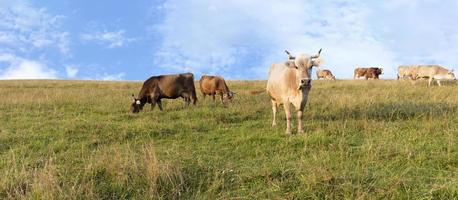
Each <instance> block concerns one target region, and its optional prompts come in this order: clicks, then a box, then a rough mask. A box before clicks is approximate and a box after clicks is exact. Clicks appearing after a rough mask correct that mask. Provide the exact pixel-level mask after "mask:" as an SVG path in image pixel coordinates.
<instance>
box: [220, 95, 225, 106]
mask: <svg viewBox="0 0 458 200" xmlns="http://www.w3.org/2000/svg"><path fill="white" fill-rule="evenodd" d="M220 95H221V104H224V94H223V93H221V94H220Z"/></svg>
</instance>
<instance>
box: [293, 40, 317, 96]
mask: <svg viewBox="0 0 458 200" xmlns="http://www.w3.org/2000/svg"><path fill="white" fill-rule="evenodd" d="M320 54H321V49H320V50H319V51H318V54H316V55H313V56H309V55H306V54H301V55H299V56H297V57H296V58H295V59H294V63H295V67H296V70H297V71H296V77H297V79H296V80H297V82H298V85H299V86H298V89H299V90H300V89H303V88H309V87H310V86H311V84H312V68H313V67H319V66H320V62H321V60H320Z"/></svg>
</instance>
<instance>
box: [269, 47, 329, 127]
mask: <svg viewBox="0 0 458 200" xmlns="http://www.w3.org/2000/svg"><path fill="white" fill-rule="evenodd" d="M287 53H288V54H289V52H287ZM320 53H321V49H320V51H318V54H317V55H314V56H309V55H306V54H301V55H299V56H297V57H293V58H294V61H291V60H290V61H287V62H286V63H278V64H272V65H271V67H270V71H269V78H268V80H267V87H266V92H267V93H268V94H269V96H270V98H271V102H272V112H273V121H272V127H274V126H276V122H275V116H276V113H277V106H279V105H281V104H283V106H284V109H285V114H286V134H288V135H289V134H291V110H290V104H293V105H294V107H295V108H296V111H297V121H298V127H297V132H298V133H303V132H304V131H303V129H302V113H303V112H304V108H305V104H306V103H307V99H308V93H309V91H310V89H311V87H312V84H311V80H312V67H313V66H319V64H320V58H319V57H320ZM290 57H292V56H290Z"/></svg>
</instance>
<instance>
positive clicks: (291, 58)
mask: <svg viewBox="0 0 458 200" xmlns="http://www.w3.org/2000/svg"><path fill="white" fill-rule="evenodd" d="M285 53H286V54H288V59H290V60H294V59H296V57H294V56H292V55H291V53H290V52H289V51H288V50H285Z"/></svg>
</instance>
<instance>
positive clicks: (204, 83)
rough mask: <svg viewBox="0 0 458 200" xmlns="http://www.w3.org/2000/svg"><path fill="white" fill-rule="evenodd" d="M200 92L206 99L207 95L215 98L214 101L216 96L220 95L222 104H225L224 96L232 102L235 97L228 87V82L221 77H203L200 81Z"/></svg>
mask: <svg viewBox="0 0 458 200" xmlns="http://www.w3.org/2000/svg"><path fill="white" fill-rule="evenodd" d="M199 84H200V91H201V92H202V95H203V96H204V98H205V97H206V95H210V96H212V97H213V101H215V95H216V94H219V95H220V96H221V103H224V96H225V95H226V98H227V100H229V101H231V100H232V98H233V97H234V94H235V93H234V92H232V91H230V90H229V87H227V84H226V81H225V80H224V78H223V77H220V76H208V75H203V76H202V77H201V78H200V80H199Z"/></svg>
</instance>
